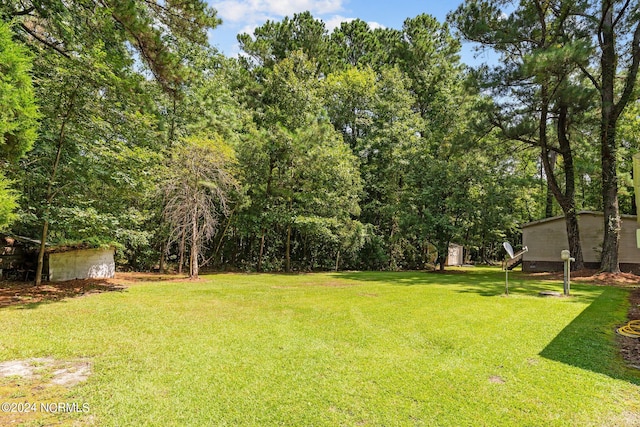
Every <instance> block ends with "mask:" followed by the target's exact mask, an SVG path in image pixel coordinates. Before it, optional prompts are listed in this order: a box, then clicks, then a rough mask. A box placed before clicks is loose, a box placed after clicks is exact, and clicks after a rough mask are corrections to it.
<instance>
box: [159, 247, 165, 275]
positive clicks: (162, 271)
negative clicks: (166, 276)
mask: <svg viewBox="0 0 640 427" xmlns="http://www.w3.org/2000/svg"><path fill="white" fill-rule="evenodd" d="M166 252H167V243H166V242H162V244H161V245H160V262H159V267H158V270H159V271H160V274H163V273H164V254H165V253H166Z"/></svg>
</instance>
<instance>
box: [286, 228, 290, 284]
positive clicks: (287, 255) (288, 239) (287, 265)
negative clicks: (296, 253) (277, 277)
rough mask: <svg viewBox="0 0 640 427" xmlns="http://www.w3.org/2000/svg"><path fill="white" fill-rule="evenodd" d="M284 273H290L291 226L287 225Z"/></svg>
mask: <svg viewBox="0 0 640 427" xmlns="http://www.w3.org/2000/svg"><path fill="white" fill-rule="evenodd" d="M285 271H286V272H287V273H290V272H291V224H289V225H287V245H286V253H285Z"/></svg>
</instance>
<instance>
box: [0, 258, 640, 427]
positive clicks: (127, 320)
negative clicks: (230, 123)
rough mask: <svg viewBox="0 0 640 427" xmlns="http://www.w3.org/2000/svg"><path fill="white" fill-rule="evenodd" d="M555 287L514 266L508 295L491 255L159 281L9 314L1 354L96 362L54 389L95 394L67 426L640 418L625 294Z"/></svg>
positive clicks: (74, 397) (83, 397)
mask: <svg viewBox="0 0 640 427" xmlns="http://www.w3.org/2000/svg"><path fill="white" fill-rule="evenodd" d="M543 289H551V290H558V291H561V290H562V284H561V283H558V282H543V281H529V280H527V281H525V280H524V279H523V278H522V276H521V275H520V274H519V273H514V274H512V275H510V292H511V295H510V296H509V297H505V296H503V295H502V293H503V292H504V275H503V273H502V272H500V271H499V270H496V269H466V270H464V273H459V272H455V273H449V274H435V273H430V274H429V273H418V272H409V273H340V274H309V275H266V274H265V275H232V274H221V275H211V276H205V277H204V278H203V279H202V280H200V281H197V282H188V281H187V282H184V283H182V282H157V283H156V282H146V283H141V284H136V285H134V286H131V287H129V288H128V289H126V290H125V291H122V292H111V293H104V294H100V295H91V296H87V297H82V298H76V299H70V300H65V301H62V302H56V303H49V304H41V305H33V306H26V307H13V308H6V309H2V310H0V325H2V334H1V336H0V361H6V360H15V359H26V358H32V357H54V358H56V359H77V358H89V359H90V360H91V361H92V365H93V374H92V375H91V377H90V378H89V380H88V381H87V382H85V383H83V384H81V385H79V386H76V387H74V388H72V389H70V390H69V391H65V390H59V391H58V392H57V393H59V394H58V396H53V397H51V396H49V397H48V399H50V400H51V399H53V400H55V399H57V400H58V401H60V400H61V401H65V402H66V401H70V402H80V403H87V404H88V405H89V407H90V411H89V414H78V415H65V416H60V417H59V418H56V419H59V420H61V421H62V422H63V423H65V425H66V424H67V423H81V424H80V425H83V424H85V423H86V424H92V425H99V426H141V425H145V426H209V425H228V426H237V425H249V426H262V425H266V426H270V425H286V426H323V425H324V426H339V425H344V426H366V425H369V426H405V425H424V426H500V425H505V426H563V425H567V426H581V425H593V426H624V425H638V423H640V415H638V414H639V413H640V387H639V385H640V375H638V374H637V373H636V372H634V371H632V370H630V369H627V368H625V367H624V363H623V362H622V360H621V359H620V358H619V356H618V354H617V350H616V348H615V333H614V326H616V325H619V324H621V323H623V321H624V319H625V315H626V310H627V292H628V291H627V290H624V289H620V288H609V287H596V286H589V285H576V284H573V286H572V292H573V296H572V297H571V298H540V297H538V296H537V294H538V292H539V291H540V290H543ZM2 381H4V382H3V383H0V385H4V389H0V391H2V390H4V392H5V394H6V393H13V394H11V396H9V397H11V398H13V399H16V398H20V397H21V398H22V399H25V400H26V399H28V398H29V396H30V395H29V394H22V395H20V394H19V392H16V387H18V386H17V385H16V381H15V380H8V379H4V380H2ZM18 385H19V386H22V387H23V388H24V387H28V386H29V383H28V381H27V382H23V384H18ZM16 393H17V394H16ZM1 397H2V398H0V400H3V399H4V400H6V397H7V396H6V395H5V396H1ZM3 416H4V417H5V420H6V419H7V418H6V414H2V413H0V424H3V425H4V423H3V422H2V420H3V418H2V417H3ZM45 419H49V418H44V415H43V414H37V415H35V418H31V419H30V421H29V422H28V425H40V424H43V423H44V424H46V422H49V421H46V422H45V421H43V420H45Z"/></svg>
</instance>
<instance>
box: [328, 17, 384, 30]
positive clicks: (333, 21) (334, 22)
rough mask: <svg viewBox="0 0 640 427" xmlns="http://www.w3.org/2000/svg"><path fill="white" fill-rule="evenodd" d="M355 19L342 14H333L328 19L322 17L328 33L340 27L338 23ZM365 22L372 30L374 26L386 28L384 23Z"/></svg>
mask: <svg viewBox="0 0 640 427" xmlns="http://www.w3.org/2000/svg"><path fill="white" fill-rule="evenodd" d="M355 19H356V18H345V17H344V16H340V15H334V16H332V17H331V18H329V19H323V21H324V23H325V26H326V28H327V30H328V31H329V33H331V32H333V30H335V29H336V28H338V27H340V24H342V23H343V22H351V21H354V20H355ZM367 24H368V25H369V28H371V29H372V30H375V29H376V28H386V27H385V26H384V25H382V24H379V23H377V22H374V21H370V22H367Z"/></svg>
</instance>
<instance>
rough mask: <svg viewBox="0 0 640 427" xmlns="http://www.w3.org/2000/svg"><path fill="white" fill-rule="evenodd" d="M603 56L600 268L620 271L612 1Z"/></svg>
mask: <svg viewBox="0 0 640 427" xmlns="http://www.w3.org/2000/svg"><path fill="white" fill-rule="evenodd" d="M600 28H601V30H600V32H601V36H602V37H601V48H602V57H601V58H600V66H601V69H602V87H601V91H600V96H601V103H602V108H601V120H600V152H601V159H602V207H603V213H604V239H603V242H602V259H601V260H600V270H602V271H606V272H609V273H619V272H620V264H619V262H618V248H619V244H620V242H619V238H620V211H619V207H618V176H617V171H616V140H615V132H616V118H615V116H614V114H615V105H614V89H615V82H614V78H615V74H616V48H615V35H614V28H613V4H612V3H611V2H608V1H604V0H603V2H602V20H601V24H600Z"/></svg>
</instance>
